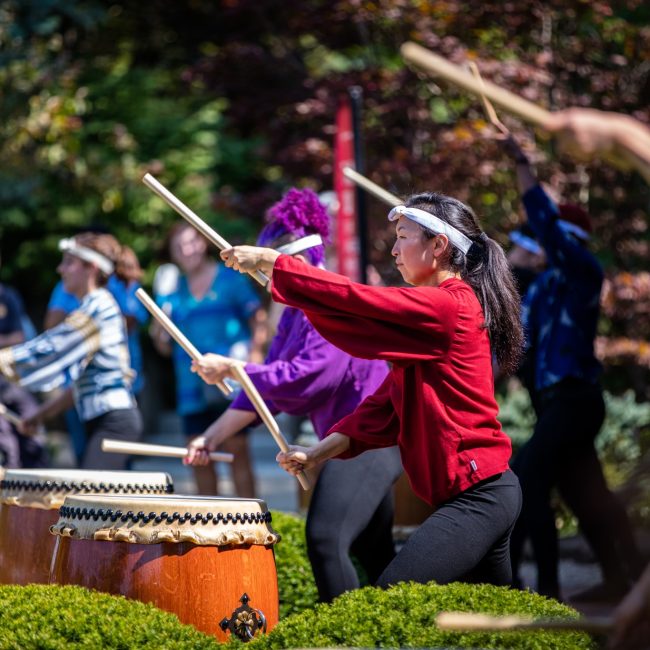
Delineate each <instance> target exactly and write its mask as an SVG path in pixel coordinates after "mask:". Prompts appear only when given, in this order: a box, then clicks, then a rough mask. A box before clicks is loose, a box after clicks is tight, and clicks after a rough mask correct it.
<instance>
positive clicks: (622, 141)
mask: <svg viewBox="0 0 650 650" xmlns="http://www.w3.org/2000/svg"><path fill="white" fill-rule="evenodd" d="M545 128H546V129H547V130H548V131H549V132H550V133H552V134H553V135H554V136H555V137H556V138H557V140H558V143H559V145H560V148H561V149H562V150H563V151H565V152H566V153H567V154H569V155H571V156H572V157H574V158H576V159H577V160H581V161H589V160H594V159H598V158H600V159H602V160H606V161H608V162H611V163H613V164H614V165H616V166H617V167H620V168H623V169H636V170H637V171H638V172H639V173H640V174H641V175H642V176H643V177H644V178H645V180H646V181H647V182H648V183H650V128H649V127H648V125H646V124H644V123H642V122H639V121H638V120H636V119H634V118H633V117H630V116H629V115H622V114H621V113H611V112H607V111H597V110H593V109H587V108H569V109H567V110H564V111H558V112H556V113H552V114H551V116H550V117H549V119H548V121H547V123H546V124H545Z"/></svg>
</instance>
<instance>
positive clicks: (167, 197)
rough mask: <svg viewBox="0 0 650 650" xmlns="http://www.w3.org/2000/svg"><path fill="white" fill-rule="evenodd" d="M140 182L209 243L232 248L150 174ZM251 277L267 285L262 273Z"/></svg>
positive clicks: (266, 278) (265, 276)
mask: <svg viewBox="0 0 650 650" xmlns="http://www.w3.org/2000/svg"><path fill="white" fill-rule="evenodd" d="M142 182H143V183H144V184H145V185H146V186H147V187H148V188H149V189H150V190H151V191H152V192H154V193H155V194H157V195H158V196H159V197H160V198H161V199H162V200H163V201H165V203H167V205H169V206H171V207H172V208H173V209H174V210H176V212H178V214H180V215H181V217H183V219H185V220H186V221H187V222H189V223H190V224H192V225H193V226H194V227H195V228H196V229H197V230H198V231H199V232H200V233H201V234H202V235H203V236H204V237H205V238H206V239H208V240H209V241H211V242H212V243H213V244H214V245H215V246H216V247H217V248H218V249H219V250H224V249H226V248H232V246H231V245H230V244H229V243H228V242H227V241H226V240H225V239H224V238H223V237H222V236H221V235H220V234H219V233H217V232H216V231H215V230H213V229H212V228H211V227H210V226H209V225H208V224H207V223H206V222H205V221H203V219H201V217H199V215H198V214H196V213H195V212H193V211H192V210H190V209H189V208H188V207H187V206H186V205H185V204H184V203H183V202H182V201H181V200H180V199H179V198H177V197H176V196H174V195H173V194H172V193H171V192H170V191H169V190H168V189H167V188H166V187H165V186H164V185H163V184H162V183H160V182H159V181H157V180H156V179H155V178H154V177H153V176H152V175H151V174H145V175H144V176H143V178H142ZM249 274H250V276H251V277H253V278H254V279H255V280H257V281H258V282H259V283H260V284H261V285H262V286H263V287H265V286H266V285H267V284H268V283H269V278H268V276H267V275H265V274H264V273H262V271H249Z"/></svg>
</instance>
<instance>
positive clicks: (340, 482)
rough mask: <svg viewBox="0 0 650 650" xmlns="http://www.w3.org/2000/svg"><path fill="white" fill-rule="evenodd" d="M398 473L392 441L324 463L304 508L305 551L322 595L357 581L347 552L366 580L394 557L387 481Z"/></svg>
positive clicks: (338, 591)
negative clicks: (356, 561)
mask: <svg viewBox="0 0 650 650" xmlns="http://www.w3.org/2000/svg"><path fill="white" fill-rule="evenodd" d="M401 473H402V463H401V460H400V454H399V449H398V448H397V447H388V448H386V449H374V450H372V451H367V452H365V453H363V454H361V455H359V456H357V457H355V458H351V459H349V460H329V461H327V462H326V463H325V465H324V467H323V469H322V471H321V473H320V476H319V477H318V481H317V483H316V487H315V488H314V494H313V496H312V499H311V503H310V506H309V513H308V514H307V552H308V554H309V560H310V562H311V566H312V570H313V572H314V578H315V580H316V586H317V587H318V595H319V597H320V600H321V601H323V602H330V601H331V600H332V599H333V598H335V597H336V596H338V595H340V594H342V593H343V592H345V591H349V590H351V589H357V588H358V587H359V578H358V577H357V572H356V570H355V568H354V565H353V564H352V561H351V559H350V554H353V555H354V556H355V557H356V558H357V559H358V560H359V563H360V564H361V566H362V567H363V569H364V570H365V571H366V573H367V575H368V579H369V580H370V582H371V583H374V582H375V580H376V579H377V578H378V577H379V575H380V574H381V572H382V571H383V570H384V569H385V568H386V566H387V565H388V563H389V562H390V561H391V560H392V559H393V558H394V557H395V547H394V545H393V535H392V527H393V493H392V486H393V483H395V481H396V480H397V479H398V478H399V476H400V474H401Z"/></svg>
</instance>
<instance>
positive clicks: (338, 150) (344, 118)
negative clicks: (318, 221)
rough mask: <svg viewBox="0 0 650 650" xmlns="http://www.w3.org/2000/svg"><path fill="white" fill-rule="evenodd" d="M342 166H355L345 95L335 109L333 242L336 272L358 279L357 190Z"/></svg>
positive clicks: (352, 134)
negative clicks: (335, 208)
mask: <svg viewBox="0 0 650 650" xmlns="http://www.w3.org/2000/svg"><path fill="white" fill-rule="evenodd" d="M344 167H354V131H353V129H352V106H351V105H350V99H349V98H348V97H343V98H341V101H340V102H339V106H338V109H337V111H336V136H335V140H334V191H335V192H336V197H337V199H338V205H339V208H338V213H337V215H336V241H335V244H336V257H337V260H338V268H337V270H338V272H339V273H341V274H342V275H346V276H347V277H348V278H350V279H351V280H354V281H355V282H358V281H359V280H360V273H359V237H358V235H357V215H356V194H355V187H354V183H352V181H351V180H349V179H347V178H346V177H345V176H344V175H343V168H344Z"/></svg>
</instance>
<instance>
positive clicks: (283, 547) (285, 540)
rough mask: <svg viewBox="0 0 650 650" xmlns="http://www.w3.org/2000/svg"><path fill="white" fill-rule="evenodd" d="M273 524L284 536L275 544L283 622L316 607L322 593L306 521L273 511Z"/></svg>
mask: <svg viewBox="0 0 650 650" xmlns="http://www.w3.org/2000/svg"><path fill="white" fill-rule="evenodd" d="M272 525H273V528H274V529H275V530H277V531H278V533H280V535H281V536H282V539H281V540H280V541H279V542H278V543H277V544H276V545H275V565H276V568H277V572H278V588H279V591H280V620H282V619H284V618H286V617H287V616H289V615H291V614H297V613H299V612H302V611H304V610H306V609H311V608H312V607H314V606H315V605H316V603H317V602H318V591H317V589H316V583H315V582H314V574H313V573H312V570H311V564H310V563H309V559H308V557H307V543H306V541H305V520H304V519H301V518H300V517H296V516H294V515H289V514H286V513H284V512H273V524H272Z"/></svg>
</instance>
